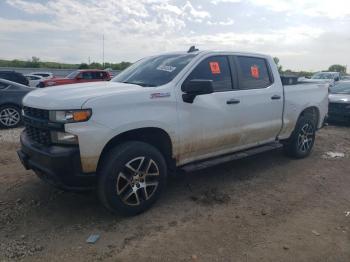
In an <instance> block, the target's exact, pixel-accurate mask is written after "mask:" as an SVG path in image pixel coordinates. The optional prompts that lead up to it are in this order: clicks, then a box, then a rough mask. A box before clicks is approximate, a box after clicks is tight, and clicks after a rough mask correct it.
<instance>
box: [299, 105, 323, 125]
mask: <svg viewBox="0 0 350 262" xmlns="http://www.w3.org/2000/svg"><path fill="white" fill-rule="evenodd" d="M301 117H307V118H310V119H312V121H313V123H314V125H315V128H316V129H317V128H318V126H319V123H320V110H319V109H318V108H317V107H316V106H310V107H307V108H305V109H304V110H303V111H302V112H301V113H300V115H299V117H298V121H299V119H300V118H301Z"/></svg>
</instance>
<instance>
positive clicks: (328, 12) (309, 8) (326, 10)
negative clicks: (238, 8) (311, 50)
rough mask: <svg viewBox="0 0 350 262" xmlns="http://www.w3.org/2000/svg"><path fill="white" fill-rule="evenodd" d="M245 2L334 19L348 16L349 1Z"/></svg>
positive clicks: (226, 0) (239, 0) (219, 0)
mask: <svg viewBox="0 0 350 262" xmlns="http://www.w3.org/2000/svg"><path fill="white" fill-rule="evenodd" d="M243 2H244V1H242V0H211V3H212V4H214V5H218V4H222V3H243ZM246 2H249V3H251V4H253V5H255V6H260V7H264V8H267V9H269V10H272V11H275V12H288V13H293V14H301V15H304V16H311V17H328V18H332V19H336V18H345V17H347V16H350V1H349V0H333V1H328V0H307V1H305V0H247V1H246Z"/></svg>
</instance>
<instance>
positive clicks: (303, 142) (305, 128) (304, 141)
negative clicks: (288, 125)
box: [284, 117, 316, 158]
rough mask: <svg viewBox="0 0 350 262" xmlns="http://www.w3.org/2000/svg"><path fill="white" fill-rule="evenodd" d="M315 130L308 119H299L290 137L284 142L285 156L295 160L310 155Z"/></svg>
mask: <svg viewBox="0 0 350 262" xmlns="http://www.w3.org/2000/svg"><path fill="white" fill-rule="evenodd" d="M315 137H316V128H315V124H314V123H313V121H312V120H311V119H309V118H305V117H301V118H300V119H299V120H298V122H297V124H296V127H295V130H294V131H293V133H292V135H291V137H290V138H289V139H288V141H286V143H285V145H284V148H285V152H286V153H287V155H289V156H291V157H295V158H304V157H307V156H308V155H310V153H311V151H312V148H313V145H314V143H315Z"/></svg>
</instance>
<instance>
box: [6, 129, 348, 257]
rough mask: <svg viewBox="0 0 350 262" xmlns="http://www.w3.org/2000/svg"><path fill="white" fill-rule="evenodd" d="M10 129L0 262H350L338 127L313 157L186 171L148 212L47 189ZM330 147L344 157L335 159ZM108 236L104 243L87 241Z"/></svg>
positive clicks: (344, 142)
mask: <svg viewBox="0 0 350 262" xmlns="http://www.w3.org/2000/svg"><path fill="white" fill-rule="evenodd" d="M19 132H20V129H14V130H1V131H0V143H1V149H0V150H1V152H0V166H1V168H0V231H1V234H0V261H13V260H23V261H64V260H65V259H69V260H71V261H102V260H103V261H137V259H144V260H146V259H148V261H174V260H177V261H228V260H230V261H257V260H259V261H349V259H350V246H349V237H350V234H349V227H350V215H349V214H350V213H347V212H348V211H350V204H349V199H350V190H349V187H350V177H349V173H350V166H349V155H350V132H349V127H335V126H328V127H326V128H324V129H323V130H322V131H320V132H319V133H318V136H317V142H316V146H315V149H314V151H313V153H312V155H311V156H310V157H309V158H306V159H303V160H298V161H297V160H291V159H289V158H287V157H285V156H284V155H283V154H282V152H281V150H276V151H273V152H268V153H265V154H261V155H257V156H254V157H251V158H250V159H244V160H240V161H235V162H231V163H227V164H224V165H220V166H217V167H212V168H210V169H206V170H203V171H197V172H194V173H189V174H185V175H184V174H181V175H179V176H178V177H176V178H172V179H170V180H169V183H168V187H167V191H166V193H165V194H164V196H163V197H162V198H161V200H160V201H159V202H158V203H157V204H156V205H155V206H154V207H153V208H152V209H151V210H149V211H148V212H146V213H144V214H142V215H139V216H136V217H131V218H125V217H118V216H114V215H112V214H110V213H109V212H108V211H106V210H105V209H104V208H103V207H101V205H100V204H99V202H98V200H97V199H96V197H95V195H94V194H93V193H84V194H76V193H65V192H61V191H58V190H55V189H52V187H50V186H48V185H46V184H44V183H43V182H41V181H40V180H39V179H37V178H36V177H35V176H34V174H33V173H32V172H31V171H25V170H24V169H23V167H22V166H21V165H20V162H19V160H18V159H17V155H16V149H17V148H18V147H19V144H18V135H19ZM328 151H333V152H342V153H345V157H344V158H335V159H332V158H331V159H325V158H324V154H325V153H326V152H328ZM91 234H99V235H100V239H99V240H98V241H97V242H96V243H95V244H87V243H86V239H87V238H88V237H89V235H91Z"/></svg>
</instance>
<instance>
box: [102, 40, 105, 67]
mask: <svg viewBox="0 0 350 262" xmlns="http://www.w3.org/2000/svg"><path fill="white" fill-rule="evenodd" d="M102 67H103V69H104V68H105V35H104V34H103V35H102Z"/></svg>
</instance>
